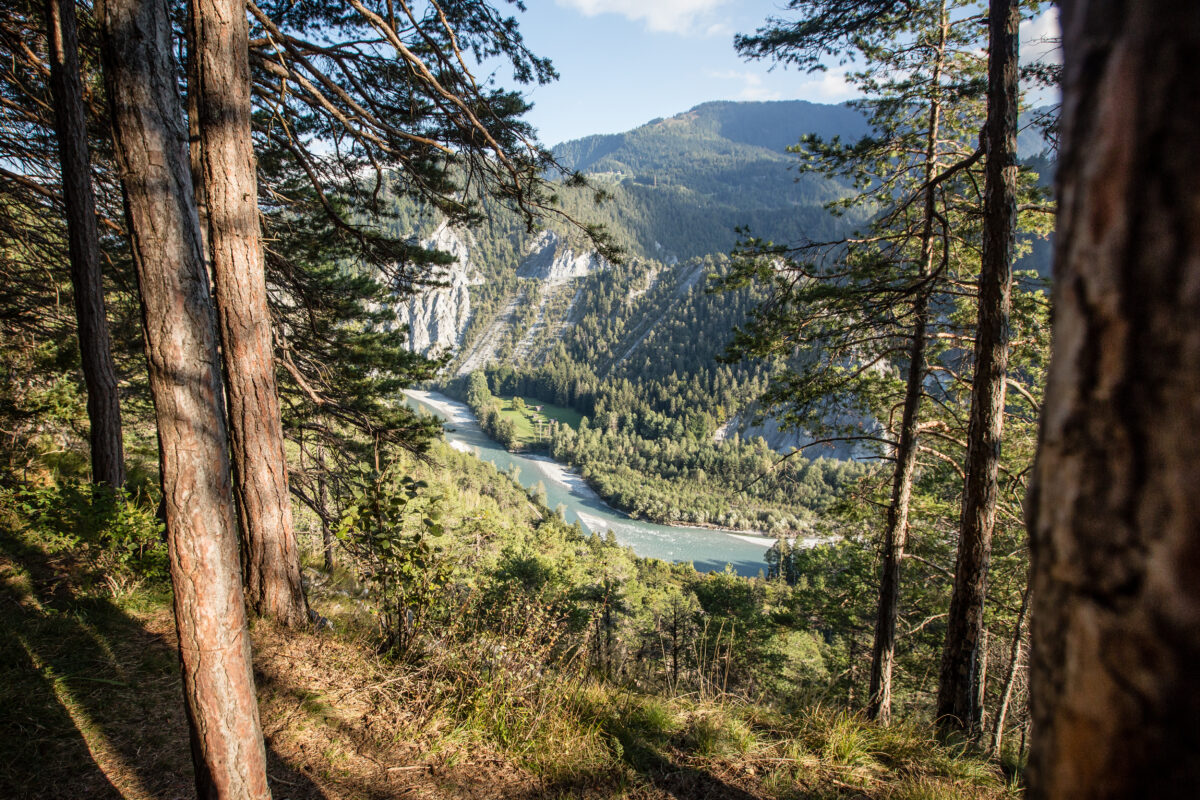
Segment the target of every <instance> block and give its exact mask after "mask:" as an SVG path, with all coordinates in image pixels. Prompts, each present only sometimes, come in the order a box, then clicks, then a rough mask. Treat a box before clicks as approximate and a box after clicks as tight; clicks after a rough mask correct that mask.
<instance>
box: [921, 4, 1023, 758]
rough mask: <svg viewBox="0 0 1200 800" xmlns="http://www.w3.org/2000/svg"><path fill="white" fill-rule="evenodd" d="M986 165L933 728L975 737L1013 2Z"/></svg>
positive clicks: (1011, 154) (991, 101) (995, 36)
mask: <svg viewBox="0 0 1200 800" xmlns="http://www.w3.org/2000/svg"><path fill="white" fill-rule="evenodd" d="M988 21H989V22H988V24H989V28H990V48H989V51H988V91H987V97H988V104H987V124H986V126H985V128H984V147H985V149H986V151H987V164H986V172H985V183H984V187H985V188H984V201H983V259H982V264H981V266H980V270H979V322H978V325H977V326H976V332H975V376H974V378H973V379H972V383H971V414H970V422H969V423H968V427H967V464H966V480H965V481H964V483H963V498H962V516H961V522H960V525H959V541H958V563H957V564H956V565H955V568H954V591H953V593H952V594H951V596H950V613H949V616H948V617H947V620H946V643H945V647H944V648H943V650H942V666H941V674H940V680H939V681H938V698H937V715H938V724H939V725H940V726H941V727H942V728H943V729H944V730H959V731H962V732H965V733H968V734H970V735H973V736H974V735H978V734H979V732H980V721H981V714H982V708H981V706H980V704H979V703H978V702H976V698H977V697H978V695H979V691H978V687H977V686H976V685H975V684H976V682H977V677H978V674H979V642H980V638H981V637H982V635H983V630H984V628H983V608H984V602H985V599H986V595H987V577H988V562H989V561H990V560H991V554H992V531H993V529H994V528H995V524H996V497H997V495H998V493H999V488H998V486H997V476H998V474H999V468H1000V437H1001V432H1002V430H1003V427H1004V389H1005V381H1006V379H1007V377H1008V342H1009V317H1010V314H1011V310H1012V251H1013V241H1014V238H1015V236H1016V224H1017V100H1018V74H1017V73H1018V68H1019V63H1018V61H1017V34H1018V26H1019V25H1020V22H1021V13H1020V3H1019V2H1018V0H991V4H990V6H989V9H988Z"/></svg>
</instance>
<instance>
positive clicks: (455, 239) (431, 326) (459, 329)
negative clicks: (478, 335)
mask: <svg viewBox="0 0 1200 800" xmlns="http://www.w3.org/2000/svg"><path fill="white" fill-rule="evenodd" d="M464 238H469V234H466V235H463V234H460V233H459V232H457V231H455V230H454V229H453V228H450V227H449V226H447V225H445V224H443V225H442V226H440V227H439V228H438V229H437V230H436V231H434V233H433V235H432V236H431V237H430V238H429V239H426V240H425V241H423V242H421V244H422V246H424V247H426V248H434V249H437V250H441V251H442V252H444V253H449V254H450V255H452V256H453V257H454V262H453V263H451V264H449V265H447V266H445V267H443V268H441V270H439V274H438V275H437V276H436V277H437V279H438V280H439V281H441V282H442V283H445V284H446V285H445V286H439V287H434V288H430V289H427V290H426V291H424V292H422V293H421V294H419V295H416V296H414V297H409V298H404V299H402V300H400V301H399V302H398V303H397V304H396V308H395V311H396V321H397V323H398V324H401V325H407V326H408V329H409V337H408V348H409V349H410V350H412V351H413V352H416V353H421V354H423V355H432V354H434V353H439V352H444V351H446V350H454V349H456V348H458V346H459V345H461V344H462V338H463V334H464V332H465V331H466V329H467V323H468V322H469V321H470V319H471V291H470V287H471V286H472V285H473V284H477V283H479V282H480V278H479V274H478V271H477V270H476V269H475V267H474V266H473V265H472V264H471V260H470V255H471V253H470V247H469V245H468V242H467V241H465V240H464Z"/></svg>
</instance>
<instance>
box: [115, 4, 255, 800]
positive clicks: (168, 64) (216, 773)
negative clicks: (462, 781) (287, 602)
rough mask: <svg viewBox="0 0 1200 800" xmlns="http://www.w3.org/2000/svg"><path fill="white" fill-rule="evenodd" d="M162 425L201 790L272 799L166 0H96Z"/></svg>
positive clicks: (209, 794) (183, 657) (206, 794)
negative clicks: (268, 784)
mask: <svg viewBox="0 0 1200 800" xmlns="http://www.w3.org/2000/svg"><path fill="white" fill-rule="evenodd" d="M96 13H97V17H98V19H99V22H100V30H101V41H102V42H103V58H104V72H105V78H106V82H107V89H108V98H109V103H110V104H111V107H112V119H113V128H114V140H115V146H116V147H115V149H116V154H117V160H118V164H119V167H120V170H121V178H122V184H123V187H124V190H125V207H126V213H127V214H128V217H129V231H130V238H131V244H132V250H133V258H134V263H135V265H136V267H137V275H138V286H139V288H140V290H141V297H142V317H143V325H144V329H145V331H144V332H145V344H146V360H147V362H149V366H150V389H151V392H152V394H153V397H154V407H155V415H156V418H157V422H158V441H159V456H160V459H161V467H162V485H163V499H164V507H165V512H166V518H167V544H168V550H169V555H170V569H171V585H172V587H173V588H174V595H175V600H174V602H175V624H176V628H177V630H178V633H179V654H180V661H181V663H182V668H183V670H182V671H183V684H184V699H185V702H186V706H187V714H188V721H189V726H190V730H191V737H192V757H193V761H194V762H195V766H196V787H197V792H198V794H199V796H200V797H201V798H206V799H207V798H269V797H270V792H269V790H268V788H267V776H266V758H265V752H264V748H263V740H262V732H261V728H260V725H259V718H258V704H257V702H256V699H255V693H254V679H253V674H252V673H251V669H250V641H249V637H248V634H247V631H246V617H245V605H244V602H243V599H242V591H241V582H240V580H239V573H238V560H237V559H238V551H237V520H236V517H235V513H234V508H233V492H232V489H231V486H230V479H229V454H228V450H227V446H226V430H225V415H224V410H223V407H222V401H221V372H220V362H219V357H218V354H217V332H216V320H215V319H214V315H213V307H212V297H211V293H210V291H209V283H208V276H207V275H206V274H205V271H204V264H203V260H202V259H201V255H200V237H199V231H198V222H197V217H196V208H195V205H194V201H193V197H192V181H191V173H190V171H189V169H188V163H187V140H186V132H185V129H184V126H183V108H182V106H181V104H180V99H179V95H178V92H177V88H176V83H175V80H176V75H177V74H178V73H177V71H176V67H175V62H174V57H173V53H172V43H171V19H170V14H169V11H168V9H167V4H166V2H165V0H157V1H154V0H102V2H98V3H97V4H96Z"/></svg>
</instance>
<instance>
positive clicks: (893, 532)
mask: <svg viewBox="0 0 1200 800" xmlns="http://www.w3.org/2000/svg"><path fill="white" fill-rule="evenodd" d="M942 17H943V19H942V27H941V34H940V42H939V45H938V51H937V60H936V62H935V63H934V67H933V75H932V78H931V84H932V85H933V86H934V87H937V86H938V84H939V83H940V82H941V77H942V66H943V63H944V58H945V45H946V26H947V23H946V20H945V6H944V5H943V11H942ZM936 92H937V89H936V88H935V94H934V97H933V99H932V101H931V103H930V105H929V129H928V131H927V136H926V146H925V184H926V187H927V188H926V189H925V197H924V212H923V213H924V217H923V221H922V230H921V281H920V285H919V286H917V287H916V290H915V291H916V297H915V298H914V300H913V304H914V306H913V330H912V342H911V344H910V345H909V349H908V380H907V383H906V385H905V391H904V409H903V411H902V412H901V417H900V435H899V437H898V439H897V443H896V467H895V471H894V472H893V474H892V498H891V502H890V503H889V504H888V513H887V529H886V530H885V531H884V535H883V549H882V553H881V560H882V570H881V573H880V577H879V603H878V605H877V606H876V609H877V611H876V616H875V640H874V643H873V644H872V647H871V683H870V688H869V689H868V692H867V718H868V719H874V720H878V721H879V722H880V723H881V724H883V725H887V724H889V723H890V722H891V720H892V667H893V665H894V663H895V656H896V622H897V620H898V618H899V614H900V563H901V562H902V561H903V560H904V547H905V545H906V544H907V541H908V509H909V505H910V504H911V501H912V484H913V473H914V471H915V470H916V465H917V432H918V424H917V423H918V417H919V415H920V411H921V400H922V398H923V396H924V392H925V389H924V384H925V374H926V370H925V346H926V340H927V336H928V330H927V328H928V324H929V289H928V287H927V285H926V284H928V282H929V280H930V278H931V276H932V274H933V250H934V236H933V234H934V230H933V223H934V217H935V212H936V208H935V203H936V202H937V196H936V193H935V187H934V185H933V183H932V179H933V177H934V175H935V174H936V172H937V141H938V129H939V127H940V125H941V113H942V105H941V99H940V97H939V96H938V95H937V94H936Z"/></svg>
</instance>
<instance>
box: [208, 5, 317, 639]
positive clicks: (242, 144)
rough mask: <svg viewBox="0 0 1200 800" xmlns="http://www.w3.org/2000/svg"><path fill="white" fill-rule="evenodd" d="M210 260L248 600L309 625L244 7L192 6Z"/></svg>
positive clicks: (281, 618) (289, 621) (288, 621)
mask: <svg viewBox="0 0 1200 800" xmlns="http://www.w3.org/2000/svg"><path fill="white" fill-rule="evenodd" d="M189 10H190V21H189V26H190V35H191V39H192V41H193V42H194V51H193V55H192V58H193V60H194V62H195V69H194V70H192V72H193V74H194V75H195V77H196V78H197V85H196V86H195V87H194V88H192V89H189V91H190V92H191V93H192V94H193V95H194V96H195V98H196V107H197V108H198V110H199V134H200V164H201V166H202V177H201V178H200V182H201V183H202V185H203V192H204V200H205V202H206V203H207V204H208V218H207V223H208V230H207V234H208V255H209V258H210V259H211V264H212V270H213V278H214V282H215V284H216V297H217V313H218V317H219V319H220V329H221V345H222V354H223V356H224V361H225V374H226V377H227V380H228V396H229V414H230V433H231V440H232V445H233V474H234V480H235V489H236V493H237V499H238V513H239V516H240V520H241V523H242V536H243V538H242V550H243V558H242V569H243V573H244V578H245V584H246V597H247V600H248V602H249V604H250V607H251V608H252V609H253V610H254V611H255V612H256V613H258V614H261V615H263V616H267V617H270V618H272V619H274V620H276V621H278V622H280V623H282V624H284V625H303V624H306V623H307V621H308V606H307V603H306V602H305V599H304V590H303V588H302V586H301V583H300V551H299V547H298V545H297V542H296V531H295V527H294V525H293V523H292V501H291V494H290V493H289V491H288V476H287V459H286V457H285V455H284V447H283V423H282V420H281V417H280V412H279V392H278V390H277V388H276V382H275V358H274V352H273V349H272V342H271V315H270V310H269V309H268V307H267V286H266V277H265V275H264V272H263V253H262V242H261V235H260V231H259V223H258V184H257V179H256V175H255V162H254V146H253V140H252V139H251V136H250V61H249V55H248V53H249V26H248V25H247V22H246V9H245V4H244V3H243V2H240V0H191V3H190V4H189Z"/></svg>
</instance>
